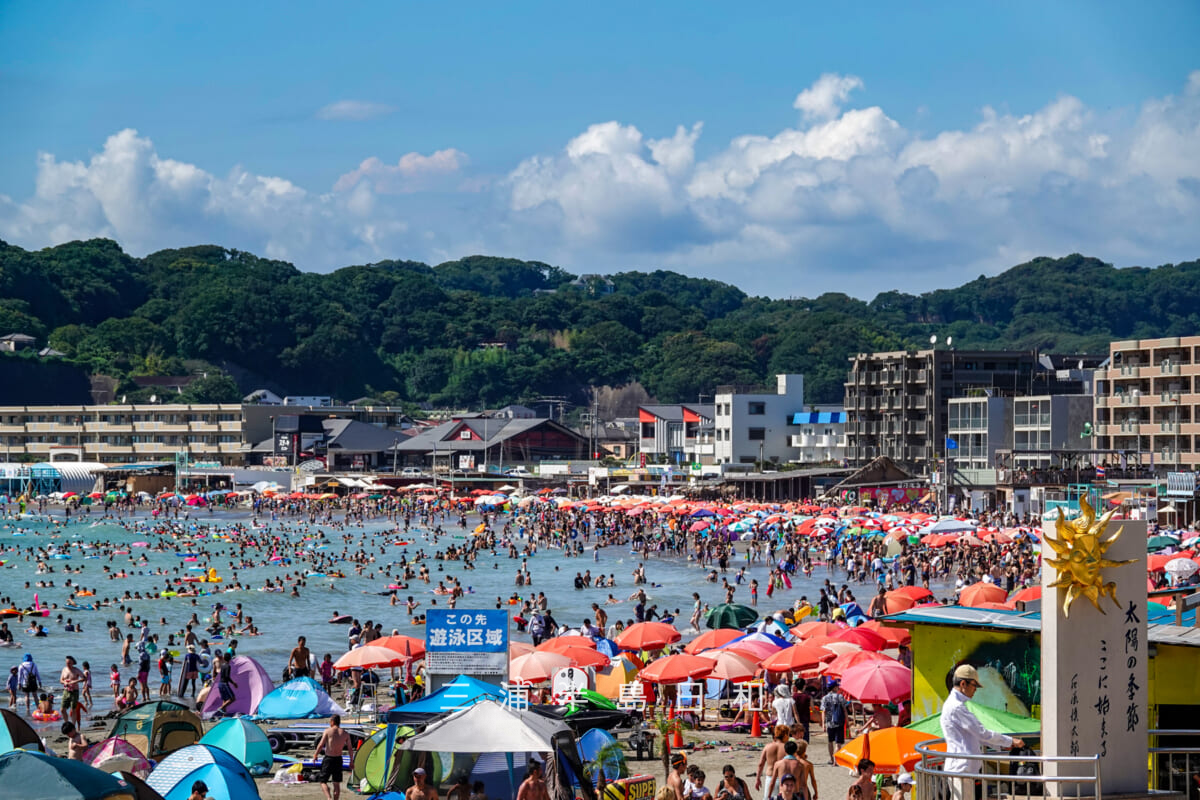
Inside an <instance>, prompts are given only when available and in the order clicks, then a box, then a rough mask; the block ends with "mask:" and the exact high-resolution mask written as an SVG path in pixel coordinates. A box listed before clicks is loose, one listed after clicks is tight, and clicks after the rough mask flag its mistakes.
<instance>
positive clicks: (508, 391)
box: [0, 239, 1200, 407]
mask: <svg viewBox="0 0 1200 800" xmlns="http://www.w3.org/2000/svg"><path fill="white" fill-rule="evenodd" d="M1198 331H1200V261H1190V262H1186V263H1181V264H1174V265H1171V264H1168V265H1164V266H1160V267H1157V268H1154V269H1147V268H1129V269H1115V268H1114V267H1112V266H1111V265H1108V264H1105V263H1103V262H1101V261H1099V260H1097V259H1094V258H1087V257H1084V256H1081V255H1071V256H1067V257H1065V258H1060V259H1049V258H1038V259H1034V260H1033V261H1030V262H1028V263H1025V264H1021V265H1019V266H1016V267H1013V268H1012V269H1010V270H1008V271H1007V272H1004V273H1003V274H1000V275H997V276H995V277H992V278H988V277H983V276H981V277H979V278H977V279H975V280H973V281H971V282H969V283H966V284H964V285H962V286H959V287H957V288H954V289H943V290H938V291H933V292H928V293H925V294H920V295H912V294H905V293H902V292H897V291H889V292H884V293H882V294H879V295H878V296H876V297H875V298H874V299H873V300H871V301H869V302H867V301H862V300H857V299H854V298H852V297H849V296H847V295H844V294H832V293H831V294H824V295H821V296H820V297H816V298H813V299H803V298H802V299H790V300H771V299H767V298H762V297H749V296H747V295H746V294H745V293H744V292H742V291H741V290H739V289H738V288H737V287H735V286H730V285H728V284H725V283H721V282H719V281H714V280H706V279H700V278H689V277H687V276H685V275H681V274H678V273H675V272H666V271H655V272H618V273H615V274H611V275H609V276H608V282H606V281H596V280H583V281H577V280H575V276H574V275H572V274H570V273H567V272H565V271H564V270H562V269H561V268H559V267H555V266H551V265H549V264H543V263H540V262H536V261H518V260H515V259H507V258H493V257H489V256H471V257H469V258H463V259H460V260H457V261H449V262H446V263H444V264H438V265H436V266H430V265H427V264H423V263H419V262H414V261H382V262H379V263H376V264H365V265H359V266H350V267H345V268H343V269H339V270H336V271H334V272H331V273H328V274H317V273H312V272H302V271H300V270H299V269H297V268H296V267H294V266H293V265H291V264H288V263H286V262H282V261H274V260H270V259H264V258H259V257H258V256H255V255H253V254H250V253H245V252H240V251H237V250H228V249H225V248H222V247H218V246H215V245H203V246H198V247H188V248H184V249H179V250H163V251H161V252H157V253H153V254H151V255H148V256H146V257H145V258H134V257H132V256H130V255H128V254H126V253H125V252H123V251H122V250H121V248H120V247H119V246H118V245H117V244H116V243H115V242H112V241H109V240H105V239H94V240H90V241H84V242H71V243H68V244H64V245H61V246H58V247H52V248H47V249H44V250H39V251H27V250H23V249H21V248H19V247H14V246H11V245H8V244H5V243H3V242H0V335H3V334H4V333H9V332H21V333H27V334H30V335H33V336H36V337H38V339H39V340H40V341H41V342H46V343H48V344H49V346H50V347H53V348H54V349H56V350H59V351H61V352H62V353H64V354H65V356H64V358H63V359H59V360H57V361H58V363H59V364H60V366H59V367H55V368H54V369H59V370H61V369H62V366H61V365H62V364H63V363H64V362H65V364H66V365H68V366H73V367H75V368H77V370H78V371H79V372H81V373H82V374H83V375H85V376H86V375H108V376H112V377H114V378H116V379H118V381H120V389H119V390H118V391H120V392H124V393H125V394H126V396H127V397H128V399H129V400H130V401H133V400H139V399H145V397H143V395H148V394H149V393H150V392H149V390H146V389H139V388H138V387H137V386H136V384H134V383H133V378H135V377H138V376H155V375H181V374H189V373H190V374H201V373H204V374H205V375H206V377H205V378H202V379H200V380H198V381H196V382H195V383H193V384H192V385H191V386H189V387H188V388H187V389H186V390H185V395H186V396H185V395H181V396H179V398H178V399H186V400H192V401H194V402H200V401H215V400H225V401H235V400H237V399H238V398H239V397H240V396H241V395H242V394H243V393H244V392H245V391H248V390H250V389H253V388H256V387H257V385H259V384H266V385H274V386H278V387H281V388H283V389H285V390H287V391H290V392H292V393H296V394H331V395H334V396H337V397H339V398H342V399H344V400H350V399H354V398H357V397H360V396H363V395H369V396H375V397H379V396H386V397H388V398H389V399H392V400H396V401H407V402H420V401H429V402H431V403H433V404H436V405H453V406H459V407H479V406H497V405H501V404H504V403H509V402H522V401H524V402H529V401H531V400H532V399H534V398H537V397H540V396H545V395H556V396H561V395H565V396H567V397H569V398H571V399H573V400H576V401H583V400H584V399H585V398H586V396H587V395H588V393H589V390H590V389H591V388H593V387H604V386H621V385H626V384H631V383H634V382H639V383H640V384H641V385H642V386H643V387H644V388H645V390H646V391H647V392H648V393H649V394H650V395H651V396H653V397H654V398H656V399H657V400H659V401H660V402H677V401H688V400H692V401H694V400H697V399H698V398H699V397H700V396H701V395H711V394H712V392H713V389H714V388H715V387H716V386H718V385H721V384H728V383H741V384H753V383H767V382H768V381H769V378H770V376H772V375H774V374H776V373H779V372H792V373H795V372H799V373H803V374H804V376H805V384H806V387H807V393H808V399H809V400H810V402H838V401H840V400H841V398H842V396H843V389H842V384H843V381H844V380H845V377H846V372H847V368H848V362H847V358H848V357H849V356H850V355H852V354H854V353H857V352H867V351H874V350H899V349H903V348H919V347H924V346H927V343H928V339H929V336H930V334H931V333H937V334H938V335H939V336H941V337H943V338H944V337H945V336H953V337H954V341H955V344H956V346H958V347H961V348H964V349H965V348H1016V349H1037V350H1042V351H1054V352H1089V353H1098V352H1102V351H1104V350H1106V349H1107V346H1108V342H1109V341H1110V340H1112V339H1128V338H1144V337H1152V336H1177V335H1187V334H1194V333H1196V332H1198ZM27 363H29V364H31V365H29V366H27V365H23V366H21V368H20V369H21V374H22V375H24V374H25V373H28V372H29V371H30V370H31V369H33V368H34V367H36V364H32V362H27ZM47 368H48V369H49V368H50V367H49V366H48V365H47ZM31 380H33V381H34V382H35V383H38V385H39V386H41V383H40V382H39V381H38V379H36V378H35V379H31ZM47 380H48V379H47ZM71 386H72V391H73V392H75V391H77V390H78V388H79V387H78V382H77V381H73V382H72V383H71ZM37 394H38V396H39V397H40V396H43V395H44V394H45V391H44V390H39V391H38V393H37Z"/></svg>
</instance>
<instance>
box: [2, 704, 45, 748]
mask: <svg viewBox="0 0 1200 800" xmlns="http://www.w3.org/2000/svg"><path fill="white" fill-rule="evenodd" d="M18 748H22V749H33V750H38V751H40V752H42V753H44V752H46V746H45V745H44V744H42V740H41V737H39V736H38V735H37V732H36V731H34V729H33V728H31V727H29V723H28V722H26V721H25V720H23V719H22V718H21V717H20V716H18V715H16V714H14V713H13V712H11V711H9V710H8V709H7V708H0V753H7V752H9V751H11V750H16V749H18Z"/></svg>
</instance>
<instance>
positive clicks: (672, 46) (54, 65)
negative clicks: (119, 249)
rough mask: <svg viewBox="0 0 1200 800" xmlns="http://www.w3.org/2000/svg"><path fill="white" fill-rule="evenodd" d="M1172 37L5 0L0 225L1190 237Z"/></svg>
mask: <svg viewBox="0 0 1200 800" xmlns="http://www.w3.org/2000/svg"><path fill="white" fill-rule="evenodd" d="M201 8H202V9H203V10H202V11H201V10H200V9H201ZM1197 41H1200V5H1198V4H1196V3H1195V2H1175V3H1169V2H1160V3H1154V2H1151V3H1145V4H1132V3H1104V2H1056V3H1044V2H1040V3H1032V2H1030V3H1022V2H1010V3H1002V4H1001V3H988V4H983V3H978V4H977V3H928V4H919V3H913V4H896V3H864V4H852V5H850V6H847V7H844V8H839V7H834V6H833V4H826V5H818V4H796V3H792V4H782V3H781V4H770V5H768V4H751V7H750V8H738V9H737V10H736V11H735V10H733V7H732V6H729V5H727V4H694V3H658V4H647V3H639V4H619V3H605V4H590V5H584V4H550V3H546V4H532V3H522V4H495V3H488V4H484V3H480V4H459V5H450V4H404V5H402V4H395V3H387V4H367V3H360V4H340V5H338V6H335V5H334V4H316V3H305V2H292V3H286V4H283V3H279V4H273V3H241V4H236V5H235V4H225V3H209V4H205V5H204V6H203V7H201V6H196V5H194V4H193V5H188V4H150V3H146V4H137V3H132V2H130V3H112V4H109V3H87V4H85V3H70V4H68V3H53V2H43V3H36V4H34V3H25V4H16V3H5V4H0V107H2V108H4V109H5V119H6V121H7V124H6V125H5V126H4V130H5V134H4V136H2V137H0V238H3V239H5V240H7V241H10V242H13V243H15V244H20V245H22V246H25V247H42V246H46V245H50V244H55V243H58V242H60V241H65V240H69V239H71V238H79V237H86V236H93V235H106V236H112V237H114V238H116V239H118V240H119V241H121V242H122V244H123V245H124V246H125V247H126V248H127V249H129V250H130V251H131V252H134V253H135V254H138V255H141V254H144V253H145V252H149V251H152V250H155V249H159V248H162V247H172V246H184V245H188V244H194V243H201V242H215V243H218V244H224V245H227V246H231V247H238V248H241V249H246V250H252V251H254V252H257V253H260V254H263V255H272V256H275V257H280V258H286V259H288V260H291V261H293V262H295V263H296V264H297V265H298V266H301V267H302V268H305V269H322V270H324V269H330V268H334V267H336V266H341V265H346V264H351V263H363V262H366V261H374V260H380V259H383V258H417V259H422V260H426V261H431V262H437V261H440V260H444V259H448V258H454V257H458V256H462V255H467V254H470V253H476V252H485V253H490V254H496V255H511V256H517V257H524V258H537V259H541V260H546V261H551V262H554V263H557V264H560V265H562V266H563V267H564V268H566V269H568V270H571V271H575V272H581V271H601V272H610V271H618V270H623V269H651V268H658V267H665V268H670V269H676V270H679V271H682V272H686V273H689V274H694V275H703V276H709V277H715V278H719V279H722V280H727V281H731V282H734V283H737V284H738V285H740V286H742V287H743V288H745V289H747V290H748V291H752V292H755V293H765V294H772V295H777V296H779V295H782V296H790V295H811V294H814V293H816V292H819V291H825V290H831V289H841V290H845V291H849V292H850V293H852V294H856V295H860V296H870V295H873V294H874V293H875V292H876V291H880V290H883V289H891V288H901V289H908V290H920V289H927V288H932V287H935V286H949V285H956V284H958V283H960V282H961V281H962V280H965V279H967V278H971V277H974V276H975V275H978V274H980V273H992V272H995V271H997V270H999V269H1002V268H1004V267H1006V266H1011V265H1012V264H1014V263H1017V262H1019V261H1021V260H1024V259H1025V258H1028V257H1031V256H1033V255H1043V254H1044V255H1061V254H1065V253H1068V252H1072V251H1082V252H1085V253H1088V254H1091V255H1095V256H1098V257H1100V258H1103V259H1105V260H1108V261H1112V262H1114V263H1117V264H1122V265H1126V264H1157V263H1162V262H1166V261H1179V260H1187V259H1191V258H1196V257H1200V233H1198V232H1197V229H1198V228H1200V226H1197V225H1196V224H1195V220H1196V219H1197V218H1200V216H1198V213H1197V212H1200V127H1198V126H1200V73H1197V70H1200V56H1197V52H1198V51H1197V48H1196V42H1197ZM847 277H849V278H851V280H850V281H847V280H846V279H847Z"/></svg>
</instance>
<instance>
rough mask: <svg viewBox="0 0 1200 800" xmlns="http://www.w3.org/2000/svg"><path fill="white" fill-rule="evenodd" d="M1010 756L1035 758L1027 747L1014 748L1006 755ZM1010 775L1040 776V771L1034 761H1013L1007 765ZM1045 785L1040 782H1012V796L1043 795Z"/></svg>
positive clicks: (1034, 754) (1033, 753)
mask: <svg viewBox="0 0 1200 800" xmlns="http://www.w3.org/2000/svg"><path fill="white" fill-rule="evenodd" d="M1008 754H1009V755H1011V756H1036V755H1037V753H1035V752H1034V751H1033V750H1032V749H1031V748H1029V747H1014V748H1013V749H1011V750H1010V751H1009V753H1008ZM1009 774H1010V775H1026V776H1029V775H1040V774H1041V770H1040V769H1039V768H1038V763H1037V762H1036V761H1013V762H1010V763H1009ZM1044 786H1045V784H1043V783H1042V782H1041V781H1013V784H1012V794H1015V795H1016V794H1022V795H1037V796H1040V795H1042V794H1043V789H1044Z"/></svg>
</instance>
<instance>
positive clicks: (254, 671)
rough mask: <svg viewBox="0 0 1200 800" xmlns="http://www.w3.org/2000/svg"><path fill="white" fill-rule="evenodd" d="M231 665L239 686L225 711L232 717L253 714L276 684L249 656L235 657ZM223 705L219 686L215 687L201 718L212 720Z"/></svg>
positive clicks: (205, 704) (234, 680)
mask: <svg viewBox="0 0 1200 800" xmlns="http://www.w3.org/2000/svg"><path fill="white" fill-rule="evenodd" d="M229 665H230V667H231V669H232V672H233V682H234V683H236V684H237V688H235V689H234V690H233V698H234V699H233V702H232V703H230V704H229V707H228V708H227V709H225V713H226V714H230V715H232V714H253V713H254V712H255V711H256V710H257V709H258V704H259V703H261V702H262V699H263V698H264V697H266V696H267V695H269V694H270V693H271V690H272V689H274V688H275V684H274V683H273V682H272V681H271V676H270V675H268V674H267V671H266V670H265V669H263V667H262V664H259V663H258V662H257V661H255V660H254V659H253V658H250V657H249V656H234V657H233V660H232V661H230V662H229ZM221 703H222V700H221V692H220V691H218V688H217V686H213V690H212V691H211V692H209V693H208V697H207V698H206V699H205V701H204V711H203V713H202V714H201V715H200V716H202V717H204V718H205V719H210V718H211V717H212V715H213V714H215V713H216V711H217V709H219V708H220V707H221Z"/></svg>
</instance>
